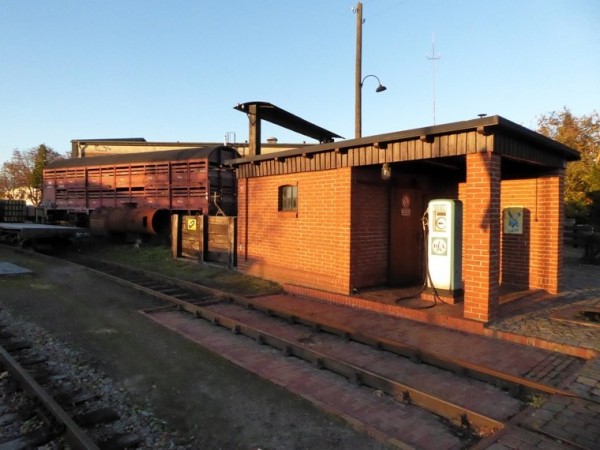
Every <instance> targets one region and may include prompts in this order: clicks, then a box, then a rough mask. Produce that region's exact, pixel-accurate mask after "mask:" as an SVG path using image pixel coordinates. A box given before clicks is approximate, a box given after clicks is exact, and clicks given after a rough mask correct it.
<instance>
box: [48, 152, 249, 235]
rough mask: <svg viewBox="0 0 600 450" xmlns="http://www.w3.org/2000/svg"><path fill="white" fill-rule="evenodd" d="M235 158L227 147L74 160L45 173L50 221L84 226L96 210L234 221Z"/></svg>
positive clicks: (62, 162)
mask: <svg viewBox="0 0 600 450" xmlns="http://www.w3.org/2000/svg"><path fill="white" fill-rule="evenodd" d="M237 157H239V154H238V152H237V151H236V150H235V149H234V148H232V147H229V146H215V147H204V148H189V149H178V150H167V151H159V152H143V153H131V154H122V155H110V156H97V157H94V158H72V159H65V160H59V161H54V162H52V163H50V164H48V166H47V167H46V168H45V169H44V191H43V205H44V207H45V208H46V210H47V215H48V217H49V219H54V220H67V219H69V220H71V221H73V220H75V221H76V222H77V223H78V224H82V223H85V222H86V221H87V217H88V216H89V213H90V212H92V211H94V210H96V209H98V208H102V207H104V208H119V207H135V208H152V209H167V210H170V211H171V212H173V213H186V214H205V215H214V214H218V213H223V214H225V215H235V214H236V210H237V203H236V185H235V174H234V172H233V171H231V170H228V169H227V168H224V167H223V163H224V162H225V161H227V160H228V159H233V158H237Z"/></svg>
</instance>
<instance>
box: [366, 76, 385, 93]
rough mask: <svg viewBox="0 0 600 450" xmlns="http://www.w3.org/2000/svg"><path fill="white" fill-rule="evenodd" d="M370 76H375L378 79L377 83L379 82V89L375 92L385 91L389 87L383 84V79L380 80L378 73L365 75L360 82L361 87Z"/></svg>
mask: <svg viewBox="0 0 600 450" xmlns="http://www.w3.org/2000/svg"><path fill="white" fill-rule="evenodd" d="M369 77H373V78H375V79H377V83H379V86H377V89H375V92H383V91H385V90H386V89H387V88H386V87H385V86H384V85H383V84H381V81H379V77H378V76H377V75H367V76H366V77H364V78H363V79H362V81H361V82H360V87H362V85H363V84H364V83H365V80H366V79H367V78H369Z"/></svg>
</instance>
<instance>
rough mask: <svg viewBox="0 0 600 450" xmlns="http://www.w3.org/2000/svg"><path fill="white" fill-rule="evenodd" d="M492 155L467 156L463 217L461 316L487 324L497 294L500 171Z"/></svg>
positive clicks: (496, 159) (492, 316) (491, 314)
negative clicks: (462, 306) (462, 311)
mask: <svg viewBox="0 0 600 450" xmlns="http://www.w3.org/2000/svg"><path fill="white" fill-rule="evenodd" d="M500 161H501V157H500V156H499V155H496V154H494V153H473V154H468V155H467V183H466V196H465V205H464V216H463V276H464V289H465V300H464V317H465V318H466V319H473V320H478V321H481V322H489V321H490V320H492V319H493V318H494V316H495V314H496V313H497V311H498V306H499V301H500V293H499V282H500V223H501V220H500V178H501V169H500Z"/></svg>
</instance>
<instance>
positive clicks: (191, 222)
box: [186, 217, 197, 231]
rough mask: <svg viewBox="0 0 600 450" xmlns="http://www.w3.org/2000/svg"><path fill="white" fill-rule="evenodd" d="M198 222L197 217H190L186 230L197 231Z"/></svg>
mask: <svg viewBox="0 0 600 450" xmlns="http://www.w3.org/2000/svg"><path fill="white" fill-rule="evenodd" d="M196 226H197V220H196V218H195V217H190V218H188V219H187V223H186V228H187V230H188V231H196Z"/></svg>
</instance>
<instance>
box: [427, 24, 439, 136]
mask: <svg viewBox="0 0 600 450" xmlns="http://www.w3.org/2000/svg"><path fill="white" fill-rule="evenodd" d="M441 58H442V55H440V54H439V53H438V55H437V56H435V33H432V37H431V56H427V59H428V60H430V61H431V71H432V79H433V124H434V125H435V62H436V61H437V60H438V59H441Z"/></svg>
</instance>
